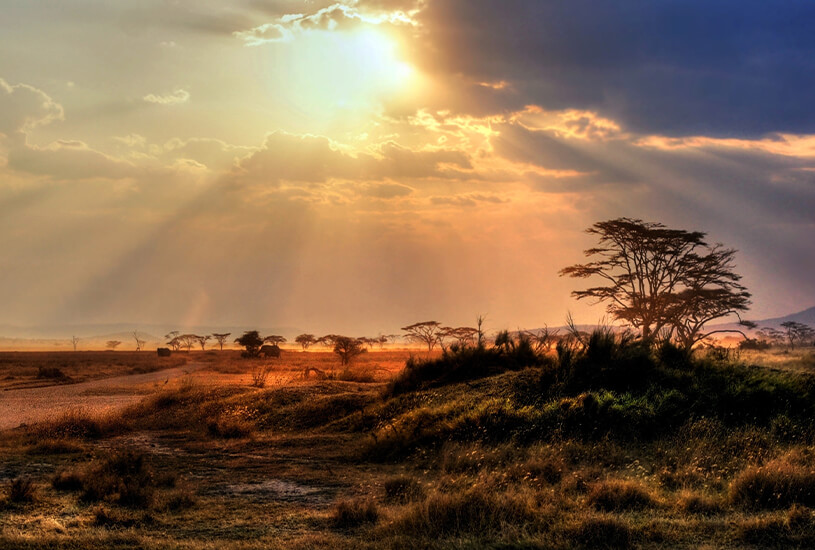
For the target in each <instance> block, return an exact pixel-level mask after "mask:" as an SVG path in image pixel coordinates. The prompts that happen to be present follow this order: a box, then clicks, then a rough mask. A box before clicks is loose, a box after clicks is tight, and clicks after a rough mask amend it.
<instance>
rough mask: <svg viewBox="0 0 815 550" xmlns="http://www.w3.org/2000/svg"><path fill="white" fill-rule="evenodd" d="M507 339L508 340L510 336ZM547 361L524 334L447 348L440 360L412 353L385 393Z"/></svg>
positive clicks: (396, 392)
mask: <svg viewBox="0 0 815 550" xmlns="http://www.w3.org/2000/svg"><path fill="white" fill-rule="evenodd" d="M506 338H508V339H509V336H508V335H507V337H506ZM509 342H511V343H509ZM548 362H549V360H548V359H547V357H546V356H545V355H542V354H539V353H538V352H536V351H535V349H534V348H533V346H532V344H531V343H530V341H529V338H528V337H527V336H526V335H523V334H521V335H520V336H519V337H518V338H517V340H512V339H509V340H505V341H503V343H502V344H501V345H500V346H496V347H492V348H486V347H483V346H478V347H467V346H465V347H452V348H450V349H447V350H444V352H443V353H442V356H441V357H439V358H438V359H431V360H421V359H417V358H415V357H413V356H411V357H410V359H408V361H407V363H406V364H405V368H404V369H403V370H402V371H401V372H400V373H399V374H398V375H397V376H396V377H395V378H394V379H393V380H391V382H390V383H389V384H388V386H387V388H386V390H385V396H390V397H392V396H396V395H400V394H403V393H406V392H409V391H415V390H419V389H424V388H430V387H436V386H442V385H445V384H451V383H455V382H463V381H467V380H475V379H478V378H484V377H486V376H491V375H494V374H499V373H502V372H505V371H508V370H521V369H523V368H525V367H534V366H542V365H545V364H547V363H548Z"/></svg>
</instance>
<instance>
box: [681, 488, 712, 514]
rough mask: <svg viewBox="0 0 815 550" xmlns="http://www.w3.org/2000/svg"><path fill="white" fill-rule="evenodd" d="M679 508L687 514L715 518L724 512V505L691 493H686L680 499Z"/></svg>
mask: <svg viewBox="0 0 815 550" xmlns="http://www.w3.org/2000/svg"><path fill="white" fill-rule="evenodd" d="M677 507H678V508H679V510H680V511H682V512H685V513H686V514H694V515H702V516H713V515H716V514H720V513H721V512H722V505H721V504H720V503H719V501H717V500H714V499H713V498H711V497H709V496H705V495H700V494H697V493H691V492H687V493H684V494H683V495H682V496H681V497H680V499H679V502H678V503H677Z"/></svg>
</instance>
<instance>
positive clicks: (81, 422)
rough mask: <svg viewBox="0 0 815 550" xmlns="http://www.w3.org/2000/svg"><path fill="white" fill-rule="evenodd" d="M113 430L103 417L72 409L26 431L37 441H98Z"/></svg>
mask: <svg viewBox="0 0 815 550" xmlns="http://www.w3.org/2000/svg"><path fill="white" fill-rule="evenodd" d="M113 429H114V426H113V425H112V424H111V423H110V422H107V421H106V419H105V418H103V417H99V416H91V415H90V414H89V413H88V412H87V411H84V410H82V409H72V410H69V411H67V412H65V413H64V414H62V415H61V416H59V417H57V418H55V419H53V420H48V421H45V422H40V423H37V424H33V425H31V426H29V427H28V428H27V429H26V431H27V432H28V433H29V434H30V435H33V436H35V437H37V438H38V439H44V438H49V439H99V438H101V437H102V436H103V435H105V434H107V433H110V432H112V431H113Z"/></svg>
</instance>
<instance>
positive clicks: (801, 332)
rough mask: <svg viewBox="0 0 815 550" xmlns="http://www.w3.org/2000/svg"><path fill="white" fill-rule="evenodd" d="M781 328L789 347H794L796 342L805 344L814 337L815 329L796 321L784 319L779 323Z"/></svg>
mask: <svg viewBox="0 0 815 550" xmlns="http://www.w3.org/2000/svg"><path fill="white" fill-rule="evenodd" d="M781 328H783V329H784V332H785V334H786V336H787V342H789V344H790V349H795V343H796V342H799V343H801V344H803V345H806V342H807V341H809V342H811V341H812V339H813V338H815V330H813V329H812V327H810V326H809V325H805V324H804V323H799V322H798V321H785V322H783V323H781Z"/></svg>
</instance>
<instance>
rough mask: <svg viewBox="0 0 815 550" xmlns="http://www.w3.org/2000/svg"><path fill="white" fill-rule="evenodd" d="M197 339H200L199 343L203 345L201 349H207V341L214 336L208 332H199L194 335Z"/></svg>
mask: <svg viewBox="0 0 815 550" xmlns="http://www.w3.org/2000/svg"><path fill="white" fill-rule="evenodd" d="M194 336H195V339H196V340H198V345H199V346H201V351H204V350H206V349H207V341H209V340H211V339H212V336H210V335H209V334H207V335H206V336H198V335H197V334H196V335H194Z"/></svg>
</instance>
